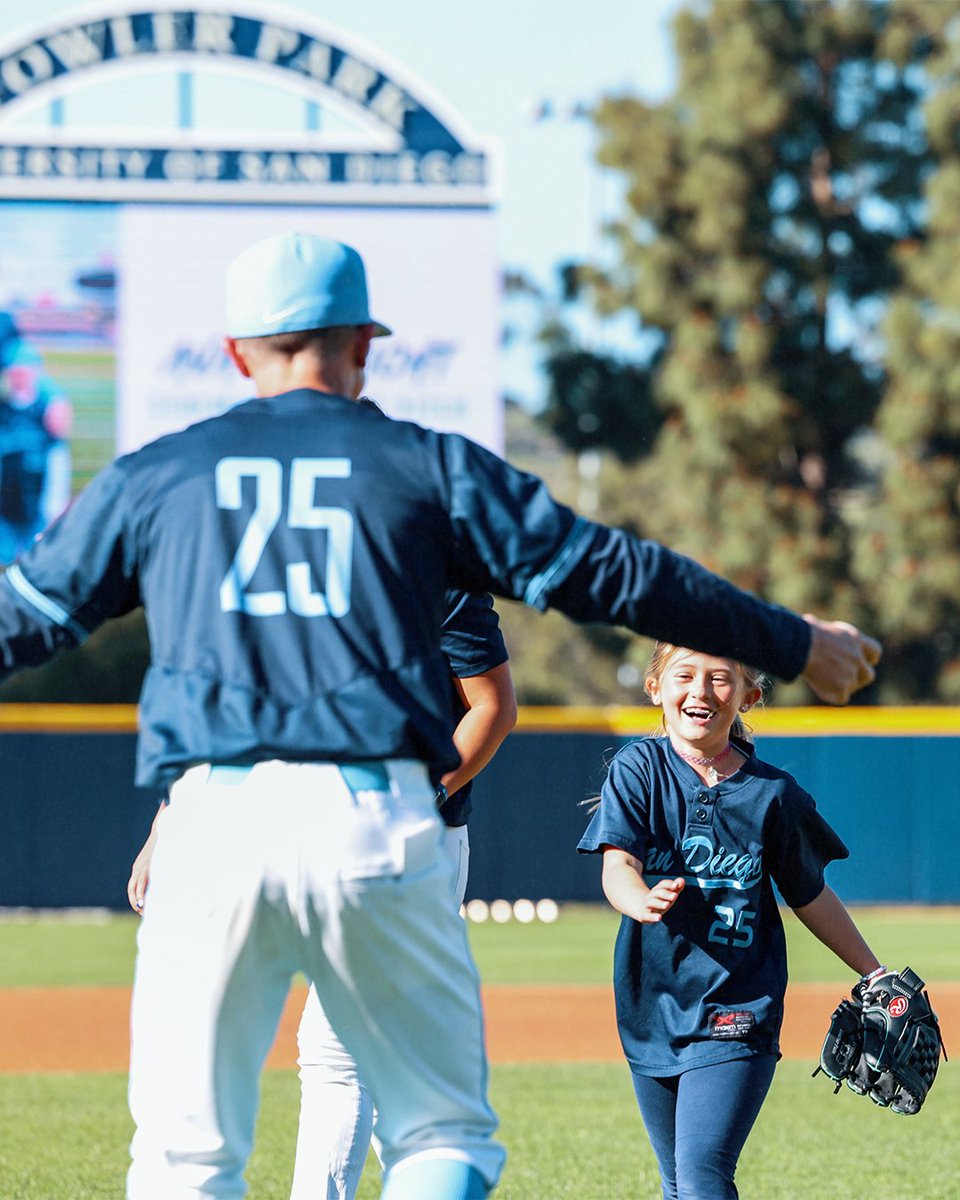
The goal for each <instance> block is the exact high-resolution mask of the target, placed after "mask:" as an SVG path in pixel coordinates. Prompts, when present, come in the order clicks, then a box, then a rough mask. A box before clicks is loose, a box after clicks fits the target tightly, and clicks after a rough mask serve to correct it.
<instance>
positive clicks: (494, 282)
mask: <svg viewBox="0 0 960 1200" xmlns="http://www.w3.org/2000/svg"><path fill="white" fill-rule="evenodd" d="M223 75H232V76H234V77H235V79H239V80H240V81H241V82H246V83H249V84H252V83H253V82H254V81H256V82H257V83H258V84H259V85H260V88H261V89H262V88H264V86H266V87H267V89H268V90H270V89H275V90H276V91H277V92H283V93H286V96H287V100H288V103H289V98H290V96H293V97H295V103H294V104H290V105H289V106H290V108H291V109H293V108H295V109H296V111H297V112H298V113H300V114H303V115H304V116H305V117H306V116H307V115H308V114H311V113H312V114H320V116H321V117H323V120H322V121H319V122H314V123H313V124H314V126H315V127H311V123H310V121H309V120H306V119H305V120H304V121H303V122H301V123H300V127H296V125H295V123H294V122H287V124H286V125H285V126H283V127H282V128H277V129H273V128H272V127H271V128H269V129H268V130H267V131H265V130H264V129H262V128H260V129H255V128H245V127H244V122H243V119H242V116H243V114H242V111H241V112H240V113H239V119H238V120H236V121H228V122H223V121H216V122H211V121H208V122H207V124H206V125H205V126H204V125H198V124H197V122H196V121H195V120H193V119H192V117H193V111H192V109H191V105H190V104H189V102H188V103H184V102H183V97H184V96H186V97H187V100H188V101H189V99H190V98H191V96H192V94H193V93H192V91H191V83H190V81H191V80H193V81H195V82H196V83H197V86H198V88H199V85H200V83H201V81H202V82H203V84H204V86H205V87H206V88H207V92H206V94H207V95H208V97H209V96H210V95H216V89H215V88H214V87H213V86H212V84H211V82H210V81H212V80H219V79H220V77H222V76H223ZM158 80H159V82H160V83H161V84H162V85H163V86H164V87H166V86H167V85H168V84H169V83H170V82H171V81H172V82H173V83H175V84H177V85H178V87H179V89H180V90H179V95H180V99H181V103H180V110H179V120H176V121H170V122H168V123H167V124H164V125H163V126H162V127H160V128H152V127H147V126H146V124H145V123H144V122H143V121H142V120H141V121H140V122H139V124H138V119H137V118H138V111H139V107H138V102H137V95H138V90H139V89H141V88H142V89H147V88H148V87H150V86H154V87H155V86H157V83H158ZM234 86H235V85H234ZM85 92H86V99H87V100H89V98H90V97H91V96H94V97H95V98H97V99H98V100H100V101H105V102H107V109H108V113H117V114H122V115H123V117H124V118H125V119H123V120H120V119H116V120H114V119H113V118H112V117H110V118H109V119H106V120H105V119H101V118H98V119H97V120H95V121H93V122H91V121H89V120H87V122H86V123H84V122H83V120H82V119H72V118H73V117H74V114H75V113H76V112H80V113H81V114H82V113H83V111H84V93H85ZM140 94H141V96H143V94H144V93H143V92H142V91H141V93H140ZM251 103H252V102H251ZM141 106H142V102H141ZM197 107H198V108H199V106H197ZM236 107H237V108H238V109H240V110H242V108H243V103H242V102H241V103H240V104H238V105H236ZM88 110H89V105H88ZM328 117H329V118H330V119H329V120H328V119H327V118H328ZM168 126H169V127H168ZM496 170H497V166H496V154H495V148H494V147H493V146H492V145H491V143H490V142H489V141H488V140H486V139H484V138H481V137H479V136H478V135H477V134H475V133H474V132H473V131H472V130H470V129H469V128H468V127H467V126H466V124H465V123H464V122H463V121H462V120H461V119H460V117H458V116H457V115H456V114H455V113H454V112H452V111H451V110H450V108H449V107H448V106H447V105H446V104H445V103H444V101H443V100H442V99H441V98H440V97H438V96H436V95H435V94H433V92H432V91H431V90H430V89H429V88H428V87H427V86H426V85H425V84H424V83H423V82H422V81H420V80H418V79H416V78H414V77H413V76H412V75H411V73H410V72H409V71H407V70H406V69H405V68H404V67H403V66H402V64H399V63H397V62H395V61H393V60H391V59H389V58H388V57H387V56H386V55H385V54H383V53H382V52H381V51H380V50H378V49H377V48H376V47H373V46H371V45H368V44H366V43H364V42H363V41H362V40H361V39H359V38H357V37H355V36H354V35H352V34H349V33H347V32H345V31H343V30H340V29H336V28H334V27H332V26H329V25H326V24H324V23H322V22H319V21H316V20H312V19H310V18H305V17H304V15H303V14H301V13H299V12H292V11H291V10H289V9H284V8H282V7H279V6H278V5H276V4H274V3H269V4H266V3H265V4H261V5H258V4H257V3H256V2H255V0H202V2H198V3H195V4H190V3H188V2H184V0H179V2H178V0H113V2H110V0H98V2H97V3H95V4H90V5H87V6H84V7H80V8H77V9H74V10H73V11H72V12H70V13H66V14H61V16H60V17H59V18H57V19H55V20H48V21H45V22H42V23H37V24H34V25H31V26H28V27H25V28H24V29H22V30H20V31H18V32H17V33H16V34H15V35H13V36H10V37H7V38H6V39H5V40H3V41H0V307H4V306H7V307H8V308H11V309H12V310H13V311H14V316H15V317H16V316H17V315H18V313H19V314H20V315H21V316H22V317H23V320H24V322H29V320H32V319H39V318H43V316H44V312H45V311H48V310H43V311H42V305H41V301H40V300H39V299H36V298H35V299H34V300H31V291H32V290H33V289H35V290H36V296H37V297H40V295H41V292H42V303H43V304H47V305H48V306H49V303H50V297H51V296H53V297H54V299H55V300H56V302H57V303H60V304H62V306H63V308H64V310H65V311H66V309H67V308H68V307H69V303H70V302H71V301H70V298H69V295H68V293H69V292H70V288H71V286H72V284H71V280H72V279H76V278H78V277H79V276H80V275H82V274H83V273H84V270H85V268H86V267H87V265H88V262H87V260H88V259H90V260H92V261H91V262H90V263H89V265H90V266H93V267H95V266H96V263H97V262H98V261H104V260H106V261H108V262H109V263H110V264H112V266H111V267H110V268H109V270H113V268H114V267H115V279H116V284H117V286H116V289H115V299H116V305H115V314H116V322H115V326H114V327H112V329H113V330H114V332H111V334H110V337H111V338H112V342H110V343H109V344H108V345H107V347H106V348H107V350H108V352H113V353H115V357H116V373H115V379H116V429H115V447H114V449H115V450H118V451H126V450H129V449H132V448H134V447H135V446H137V445H139V444H142V442H144V441H146V440H149V439H150V438H152V437H155V436H158V435H160V434H162V433H165V432H167V431H168V430H170V429H172V428H176V427H179V426H182V425H184V424H187V423H189V422H190V421H192V420H196V419H198V418H201V417H204V416H207V415H210V414H211V413H212V412H215V411H217V410H218V409H219V408H222V407H223V406H224V405H225V404H228V403H232V402H234V401H235V400H236V399H238V398H240V396H241V395H242V394H243V392H242V387H243V386H245V385H242V384H240V383H239V381H238V379H235V378H234V376H233V374H232V373H231V372H230V371H228V370H225V367H224V360H223V356H222V354H221V352H220V349H219V344H220V333H221V320H222V315H221V314H222V300H221V291H220V288H221V284H220V281H221V279H222V274H223V269H224V267H225V264H226V262H227V261H228V260H229V258H230V257H232V255H233V254H235V253H236V252H237V250H238V249H239V248H241V247H242V246H243V245H245V244H247V243H248V242H249V241H252V240H254V239H255V238H257V237H259V236H264V235H266V234H267V233H270V232H275V231H278V230H282V229H290V228H297V229H306V230H311V231H316V232H319V233H322V234H324V235H327V236H333V237H337V238H339V239H340V240H343V241H346V242H350V243H351V244H353V245H355V246H357V248H358V249H360V251H361V252H362V253H363V255H364V257H365V259H366V261H367V267H368V274H369V278H370V285H371V296H372V305H373V310H374V312H375V314H376V315H377V316H378V319H382V320H384V321H385V322H386V323H387V324H389V325H391V326H392V327H393V328H394V329H395V330H396V334H395V336H394V337H393V338H389V339H382V342H383V344H382V345H380V344H378V346H377V348H376V354H375V356H374V358H373V359H372V362H371V368H370V371H369V372H368V390H369V392H370V394H371V395H373V396H375V397H376V399H377V400H378V401H380V402H381V404H382V405H383V407H384V408H385V409H386V411H387V412H389V413H391V415H394V416H398V417H406V418H410V419H413V420H417V421H419V422H420V423H422V424H425V425H431V426H435V427H438V428H442V429H448V430H453V431H456V432H461V433H465V434H467V435H469V436H471V437H473V438H475V439H476V440H478V441H480V442H482V443H484V444H486V445H488V446H491V447H492V448H494V449H496V450H500V449H502V420H503V417H502V401H501V398H500V395H499V392H500V388H499V379H498V344H499V312H498V309H499V286H498V278H499V272H498V270H497V265H496V257H497V251H496V243H495V236H494V226H493V219H494V212H493V210H494V205H495V199H496V179H495V175H496ZM58 256H59V257H58ZM65 261H67V262H68V269H65V268H64V262H65ZM71 272H72V274H71ZM108 274H109V271H108ZM96 275H97V272H96V270H94V271H93V273H92V276H91V274H90V272H87V277H88V278H90V277H96ZM101 277H102V272H101ZM64 296H67V299H66V300H63V297H64ZM102 296H103V293H101V294H100V298H101V299H102ZM74 299H75V297H74ZM31 303H32V304H33V305H34V307H33V309H30V307H29V306H30V305H31ZM38 314H39V317H38ZM69 315H70V314H69V313H67V316H69ZM65 324H67V325H69V322H66V323H65ZM41 336H42V335H41ZM55 336H56V334H55V333H50V334H49V337H50V338H51V339H52V338H54V337H55ZM61 344H62V343H60V344H58V348H59V346H60V345H61ZM71 352H74V351H73V350H72V351H71ZM76 352H77V353H79V351H76ZM61 357H62V356H61Z"/></svg>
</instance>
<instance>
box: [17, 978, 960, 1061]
mask: <svg viewBox="0 0 960 1200" xmlns="http://www.w3.org/2000/svg"><path fill="white" fill-rule="evenodd" d="M931 993H932V999H933V1002H934V1004H935V1006H936V1009H937V1012H938V1014H939V1016H940V1023H941V1027H942V1029H943V1035H944V1040H945V1042H946V1043H947V1047H948V1049H949V1048H950V1047H951V1046H953V1045H956V1044H957V1043H958V1038H960V1033H958V1031H960V983H938V984H933V985H931ZM842 994H843V989H842V988H841V987H840V985H838V984H826V985H824V984H796V985H794V986H792V987H791V988H790V991H789V992H788V994H787V1007H786V1019H785V1021H784V1027H783V1038H782V1046H783V1052H784V1055H785V1056H786V1057H787V1058H807V1059H815V1058H816V1057H817V1055H818V1054H819V1052H820V1044H821V1041H822V1040H823V1034H824V1031H825V1028H826V1024H827V1020H828V1018H829V1015H830V1013H831V1012H832V1010H833V1008H834V1006H835V1005H836V1003H837V1001H838V1000H839V999H840V997H841V996H842ZM303 998H304V992H303V990H302V989H295V990H294V991H293V992H292V993H291V995H290V998H289V1000H288V1002H287V1007H286V1009H285V1011H284V1016H283V1022H282V1024H281V1027H280V1032H279V1034H278V1036H277V1041H276V1044H275V1045H274V1048H273V1051H272V1052H271V1055H270V1058H269V1060H268V1063H267V1065H268V1066H269V1067H274V1068H276V1067H281V1068H283V1067H291V1066H293V1064H294V1062H295V1060H296V1054H297V1051H296V1028H297V1022H298V1020H299V1017H300V1009H301V1007H302V1005H303ZM483 999H484V1009H485V1012H486V1024H487V1044H488V1047H489V1050H490V1058H491V1060H492V1061H493V1062H494V1063H506V1062H615V1061H619V1059H620V1045H619V1042H618V1041H617V1034H616V1025H615V1020H614V1011H613V996H612V993H611V990H610V989H609V988H608V987H521V986H502V987H486V988H484V991H483ZM129 1010H130V992H129V989H127V988H10V989H6V990H0V1030H2V1036H0V1072H2V1073H5V1074H10V1073H18V1072H24V1071H38V1072H59V1071H125V1070H126V1069H127V1064H128V1056H129V1032H128V1018H129ZM955 1035H956V1036H955Z"/></svg>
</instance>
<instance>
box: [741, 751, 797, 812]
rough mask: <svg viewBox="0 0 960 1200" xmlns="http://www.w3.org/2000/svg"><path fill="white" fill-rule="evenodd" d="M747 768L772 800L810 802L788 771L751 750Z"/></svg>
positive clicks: (788, 803) (793, 802) (786, 803)
mask: <svg viewBox="0 0 960 1200" xmlns="http://www.w3.org/2000/svg"><path fill="white" fill-rule="evenodd" d="M748 763H749V770H750V773H751V774H752V775H753V776H754V778H755V779H756V780H757V781H758V782H759V783H760V785H761V786H762V787H763V788H764V791H765V792H766V793H767V795H768V797H769V799H770V800H772V801H776V802H779V803H781V804H785V805H796V804H800V805H804V806H805V805H807V804H809V803H812V797H811V796H810V794H809V792H807V791H806V789H805V788H803V787H802V786H801V785H800V784H799V783H798V782H797V780H796V778H795V777H794V776H793V775H792V774H791V773H790V772H789V771H786V770H784V769H783V767H778V766H776V765H775V764H774V763H771V762H769V761H768V760H767V759H765V758H761V757H760V756H759V755H758V754H757V753H756V750H755V749H754V750H753V753H752V754H751V756H750V758H749V760H748Z"/></svg>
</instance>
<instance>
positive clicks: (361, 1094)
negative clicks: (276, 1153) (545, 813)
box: [290, 825, 470, 1200]
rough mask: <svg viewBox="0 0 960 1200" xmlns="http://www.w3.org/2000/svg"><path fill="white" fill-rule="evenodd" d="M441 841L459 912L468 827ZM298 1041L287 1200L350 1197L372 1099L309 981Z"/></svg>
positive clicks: (363, 1157)
mask: <svg viewBox="0 0 960 1200" xmlns="http://www.w3.org/2000/svg"><path fill="white" fill-rule="evenodd" d="M442 846H443V853H444V856H445V857H446V858H447V860H448V861H449V863H450V866H451V868H452V873H451V876H450V878H451V882H452V888H453V890H452V894H451V896H450V897H449V898H448V903H449V902H450V901H452V903H453V906H454V909H455V911H457V912H459V911H460V905H461V904H462V903H463V898H464V895H465V894H466V890H467V868H468V864H469V857H470V843H469V839H468V836H467V827H466V826H465V825H459V826H456V827H453V828H444V830H443V839H442ZM297 1043H298V1045H299V1048H300V1054H299V1058H298V1060H297V1061H298V1063H299V1065H300V1124H299V1129H298V1132H297V1157H296V1166H295V1169H294V1173H293V1186H292V1188H291V1190H290V1200H354V1197H355V1196H356V1194H357V1189H358V1188H359V1186H360V1178H361V1176H362V1175H363V1168H364V1166H365V1165H366V1161H367V1152H368V1150H369V1148H370V1142H371V1135H372V1132H373V1122H374V1105H373V1099H372V1097H371V1095H370V1090H369V1088H368V1087H367V1086H366V1084H365V1083H364V1082H363V1080H361V1078H360V1075H359V1072H358V1070H357V1064H356V1062H355V1061H354V1058H353V1056H352V1055H351V1054H350V1053H349V1052H348V1051H347V1049H346V1048H345V1047H344V1045H343V1042H341V1040H340V1039H339V1038H338V1037H337V1035H336V1034H335V1033H334V1031H333V1027H332V1026H331V1024H330V1022H329V1021H328V1020H327V1016H326V1014H325V1013H324V1011H323V1007H322V1006H321V1004H320V1000H319V999H318V997H317V991H316V988H315V987H313V985H311V987H310V990H309V992H308V993H307V1001H306V1004H305V1005H304V1008H303V1016H302V1017H301V1018H300V1027H299V1029H298V1030H297ZM377 1140H378V1142H379V1138H378V1139H377ZM378 1153H379V1147H378Z"/></svg>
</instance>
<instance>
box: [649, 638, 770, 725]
mask: <svg viewBox="0 0 960 1200" xmlns="http://www.w3.org/2000/svg"><path fill="white" fill-rule="evenodd" d="M687 649H689V648H688V647H687V646H674V645H673V644H672V643H670V642H657V644H656V646H654V648H653V654H651V655H650V661H649V663H648V664H647V669H646V670H645V671H644V673H643V689H644V691H645V692H646V693H647V695H648V696H649V694H650V687H651V685H656V686H657V687H659V686H660V684H661V682H662V680H663V676H664V674H665V673H666V670H667V664H668V663H669V662H670V660H671V659H672V658H673V657H674V655H675V654H678V653H681V652H682V651H685V650H687ZM729 661H730V662H732V663H733V665H734V666H735V667H736V668H737V670H738V671H739V673H740V677H741V679H742V680H743V682H744V684H745V685H746V687H747V688H759V689H760V700H759V701H758V703H759V704H762V703H763V697H764V696H765V695H766V694H767V692H768V690H769V687H770V681H769V679H768V678H767V676H766V675H764V673H763V672H762V671H758V670H757V668H756V667H749V666H747V664H746V663H742V662H738V661H737V660H736V659H730V660H729ZM659 732H660V734H661V736H663V737H665V736H666V733H667V727H666V725H665V724H664V722H663V721H662V720H661V722H660V730H659ZM730 734H731V736H732V737H735V738H739V739H740V741H742V742H748V743H749V744H750V745H752V744H753V736H752V734H753V730H752V729H751V728H750V726H749V725H748V724H747V723H746V721H744V720H743V718H742V717H741V716H740V714H739V713H738V714H737V716H736V718H735V720H734V722H733V724H732V725H731V726H730Z"/></svg>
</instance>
